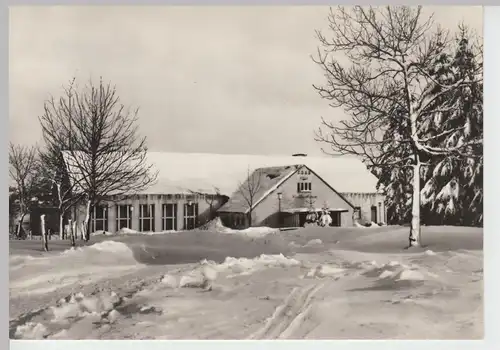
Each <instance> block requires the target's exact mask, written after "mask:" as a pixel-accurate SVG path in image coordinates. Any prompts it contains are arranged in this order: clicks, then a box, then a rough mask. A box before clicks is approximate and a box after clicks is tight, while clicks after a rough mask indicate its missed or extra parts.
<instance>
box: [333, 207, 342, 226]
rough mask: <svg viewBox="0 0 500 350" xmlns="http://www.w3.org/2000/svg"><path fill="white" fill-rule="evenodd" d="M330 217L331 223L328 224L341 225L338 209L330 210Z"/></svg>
mask: <svg viewBox="0 0 500 350" xmlns="http://www.w3.org/2000/svg"><path fill="white" fill-rule="evenodd" d="M330 217H331V218H332V223H331V224H330V226H334V227H340V225H341V219H340V218H341V213H340V212H338V211H331V212H330Z"/></svg>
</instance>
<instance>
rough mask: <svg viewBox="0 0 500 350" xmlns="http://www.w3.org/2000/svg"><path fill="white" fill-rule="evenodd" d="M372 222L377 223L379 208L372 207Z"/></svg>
mask: <svg viewBox="0 0 500 350" xmlns="http://www.w3.org/2000/svg"><path fill="white" fill-rule="evenodd" d="M372 222H375V223H376V222H377V207H376V206H374V205H372Z"/></svg>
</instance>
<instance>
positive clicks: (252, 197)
mask: <svg viewBox="0 0 500 350" xmlns="http://www.w3.org/2000/svg"><path fill="white" fill-rule="evenodd" d="M261 180H262V171H261V169H257V170H255V171H254V172H253V173H251V172H250V168H249V169H248V170H247V176H246V179H245V181H244V182H242V183H241V182H240V183H239V186H238V193H240V194H241V196H242V197H243V199H244V201H245V204H246V205H247V207H248V209H247V210H248V212H247V219H248V225H249V226H252V213H253V209H254V206H255V204H256V200H257V194H258V193H259V191H260V190H261V187H262V186H261Z"/></svg>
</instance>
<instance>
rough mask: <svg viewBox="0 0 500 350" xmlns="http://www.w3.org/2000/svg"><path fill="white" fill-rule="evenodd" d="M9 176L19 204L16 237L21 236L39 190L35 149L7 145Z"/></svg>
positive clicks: (11, 144)
mask: <svg viewBox="0 0 500 350" xmlns="http://www.w3.org/2000/svg"><path fill="white" fill-rule="evenodd" d="M9 175H10V178H11V179H12V180H13V181H14V183H15V186H14V187H15V192H16V194H17V201H18V204H19V217H18V218H19V221H18V227H17V232H16V235H17V236H18V237H20V236H21V233H22V232H21V230H22V223H23V220H24V217H25V216H26V214H28V212H29V210H30V206H31V203H32V201H33V199H34V197H35V196H36V194H37V190H38V189H39V177H38V160H37V151H36V147H28V146H21V145H15V144H13V143H12V142H11V143H10V144H9Z"/></svg>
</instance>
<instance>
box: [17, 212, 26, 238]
mask: <svg viewBox="0 0 500 350" xmlns="http://www.w3.org/2000/svg"><path fill="white" fill-rule="evenodd" d="M25 216H26V213H24V212H23V213H22V214H21V217H20V218H19V223H18V225H17V237H18V238H21V234H22V231H23V221H24V217H25ZM25 234H26V232H25Z"/></svg>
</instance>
